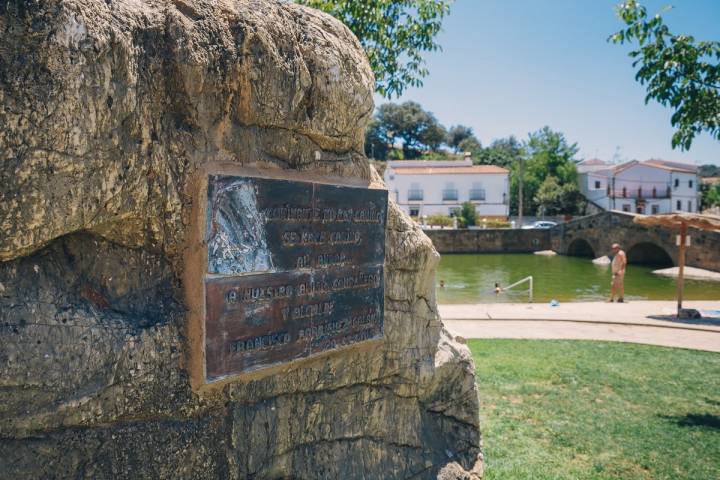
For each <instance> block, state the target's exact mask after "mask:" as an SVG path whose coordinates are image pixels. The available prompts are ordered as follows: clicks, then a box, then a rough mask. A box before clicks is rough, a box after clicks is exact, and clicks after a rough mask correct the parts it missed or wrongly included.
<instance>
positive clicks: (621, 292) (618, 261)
mask: <svg viewBox="0 0 720 480" xmlns="http://www.w3.org/2000/svg"><path fill="white" fill-rule="evenodd" d="M612 251H613V259H612V264H611V269H612V282H611V284H610V300H608V302H614V301H615V294H617V296H618V303H623V302H624V301H625V268H626V267H627V256H626V255H625V252H623V251H622V249H621V248H620V245H619V244H617V243H613V244H612Z"/></svg>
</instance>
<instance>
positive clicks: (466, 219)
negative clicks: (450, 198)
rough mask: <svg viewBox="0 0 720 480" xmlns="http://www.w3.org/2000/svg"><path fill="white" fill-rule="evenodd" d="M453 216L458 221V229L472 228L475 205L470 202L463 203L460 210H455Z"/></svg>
mask: <svg viewBox="0 0 720 480" xmlns="http://www.w3.org/2000/svg"><path fill="white" fill-rule="evenodd" d="M455 216H456V217H457V219H458V226H459V227H460V228H467V227H472V226H473V225H475V217H476V214H475V205H473V204H472V203H470V202H464V203H463V204H462V205H460V208H456V209H455Z"/></svg>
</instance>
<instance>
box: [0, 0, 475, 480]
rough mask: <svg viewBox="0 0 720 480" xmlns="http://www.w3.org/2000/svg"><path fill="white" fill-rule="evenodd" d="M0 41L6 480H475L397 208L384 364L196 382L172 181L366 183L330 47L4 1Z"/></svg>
mask: <svg viewBox="0 0 720 480" xmlns="http://www.w3.org/2000/svg"><path fill="white" fill-rule="evenodd" d="M0 38H2V41H0V477H1V478H248V477H252V478H290V477H292V478H411V477H412V478H435V477H438V476H441V477H442V478H479V476H480V475H481V468H482V464H481V461H480V460H479V458H480V457H479V444H480V434H479V428H478V399H477V391H476V388H475V381H474V366H473V363H472V359H471V357H470V355H469V351H468V349H467V348H466V347H465V346H464V345H462V344H461V343H459V342H456V341H455V340H454V339H452V338H450V337H449V335H448V334H447V332H446V331H445V330H444V329H443V327H442V324H441V323H440V320H439V317H438V314H437V308H436V303H435V298H434V282H433V274H434V268H435V265H436V263H437V259H438V255H437V253H436V252H435V251H434V249H433V248H432V244H431V243H430V241H429V240H428V239H427V237H425V236H424V235H423V234H422V232H421V231H420V230H419V229H418V228H417V227H415V226H414V225H413V224H412V223H411V222H410V221H409V219H408V218H407V217H405V216H404V215H403V214H402V213H401V212H400V211H399V210H398V209H397V208H396V207H395V206H394V205H391V208H390V213H389V219H388V230H387V238H386V242H387V261H386V319H385V341H384V342H383V343H382V346H381V347H378V348H377V349H374V350H369V351H368V350H364V351H363V350H358V351H355V350H350V351H343V352H340V353H337V354H334V355H331V356H328V357H325V358H322V359H316V360H311V361H307V362H303V363H302V364H300V365H299V366H298V367H296V368H293V369H291V370H289V371H287V372H285V373H282V374H278V375H272V376H268V377H265V378H261V379H256V380H252V381H238V382H234V383H230V384H228V385H226V386H225V387H224V388H223V389H222V390H219V391H217V392H215V393H213V394H212V395H202V396H199V395H197V394H195V393H194V392H193V391H192V390H191V388H190V385H189V382H188V376H187V373H186V370H185V368H184V365H185V361H186V354H187V351H186V346H187V342H186V340H185V339H184V338H183V332H184V331H185V320H186V318H185V311H186V310H185V305H184V299H183V298H184V297H183V288H182V284H181V279H182V278H183V275H182V274H183V245H184V242H185V240H186V239H185V236H184V235H185V232H186V231H187V221H188V216H189V211H190V207H191V205H190V204H191V199H190V198H188V196H187V194H186V190H185V189H186V180H187V178H188V176H189V175H190V174H192V172H194V171H195V170H196V169H197V168H198V167H199V166H201V165H203V164H205V163H207V162H235V163H241V164H246V165H249V164H252V165H254V166H256V167H261V168H282V169H300V170H309V171H312V172H317V173H319V174H333V175H340V176H355V177H361V178H365V179H374V180H375V181H379V179H378V177H377V176H376V175H375V174H374V172H373V171H372V169H371V167H370V166H369V165H368V162H367V160H366V159H365V158H364V156H363V154H362V142H363V131H364V128H365V126H366V123H367V121H368V119H369V117H370V115H371V112H372V108H373V104H372V87H373V79H372V75H371V73H370V70H369V67H368V65H367V61H366V59H365V57H364V55H363V53H362V51H361V49H360V46H359V44H358V42H357V40H356V39H355V38H354V37H353V36H352V34H351V33H350V32H349V31H348V30H347V29H346V28H345V27H344V26H342V25H341V24H340V23H339V22H337V21H335V20H334V19H332V18H330V17H329V16H326V15H324V14H321V13H318V12H316V11H313V10H309V9H306V8H302V7H299V6H296V5H293V4H289V3H278V2H274V1H250V0H246V1H242V0H236V1H222V0H221V1H210V0H207V1H200V0H174V1H170V0H146V1H140V0H47V1H27V0H9V1H0Z"/></svg>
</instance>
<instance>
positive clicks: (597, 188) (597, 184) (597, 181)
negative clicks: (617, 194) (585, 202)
mask: <svg viewBox="0 0 720 480" xmlns="http://www.w3.org/2000/svg"><path fill="white" fill-rule="evenodd" d="M601 188H602V186H601V185H600V180H595V190H600V189H601Z"/></svg>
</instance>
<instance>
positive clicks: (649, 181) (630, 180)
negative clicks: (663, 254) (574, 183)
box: [578, 160, 699, 215]
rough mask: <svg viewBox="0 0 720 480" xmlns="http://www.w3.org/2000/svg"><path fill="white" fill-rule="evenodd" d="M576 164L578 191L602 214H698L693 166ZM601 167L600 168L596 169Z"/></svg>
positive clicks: (695, 173) (649, 163) (660, 161)
mask: <svg viewBox="0 0 720 480" xmlns="http://www.w3.org/2000/svg"><path fill="white" fill-rule="evenodd" d="M591 162H593V163H591V164H589V165H583V163H584V162H581V163H580V164H578V172H579V175H578V181H579V183H580V185H579V187H580V191H581V192H582V193H583V195H585V197H586V198H587V199H588V200H589V201H591V202H592V203H594V204H595V205H596V206H598V207H600V208H602V209H604V210H622V211H624V212H633V213H641V214H645V215H654V214H660V213H672V212H697V211H698V195H699V193H698V192H699V187H698V176H697V167H695V166H694V165H689V164H684V163H676V162H667V161H664V160H646V161H643V162H638V161H637V160H633V161H631V162H627V163H623V164H620V165H607V166H605V167H602V166H599V165H598V164H597V161H596V160H592V161H591ZM599 167H602V168H599Z"/></svg>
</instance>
